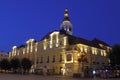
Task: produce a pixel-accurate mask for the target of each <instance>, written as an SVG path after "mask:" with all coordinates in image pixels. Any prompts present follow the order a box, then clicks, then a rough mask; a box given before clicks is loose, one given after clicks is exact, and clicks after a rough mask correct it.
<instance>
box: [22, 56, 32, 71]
mask: <svg viewBox="0 0 120 80" xmlns="http://www.w3.org/2000/svg"><path fill="white" fill-rule="evenodd" d="M21 65H22V68H23V70H24V73H25V72H26V71H27V72H29V70H30V68H31V66H32V62H31V61H30V60H29V59H27V58H23V59H22V61H21Z"/></svg>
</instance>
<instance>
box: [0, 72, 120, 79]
mask: <svg viewBox="0 0 120 80" xmlns="http://www.w3.org/2000/svg"><path fill="white" fill-rule="evenodd" d="M0 80H94V79H92V78H91V79H90V78H73V77H64V76H42V75H32V74H30V75H20V74H1V73H0ZM95 80H120V78H119V79H118V78H116V79H100V78H96V79H95Z"/></svg>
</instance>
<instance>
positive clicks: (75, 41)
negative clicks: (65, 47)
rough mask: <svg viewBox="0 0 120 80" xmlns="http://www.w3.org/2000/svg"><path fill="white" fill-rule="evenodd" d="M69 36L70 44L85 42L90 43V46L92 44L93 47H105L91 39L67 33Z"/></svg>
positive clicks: (85, 43)
mask: <svg viewBox="0 0 120 80" xmlns="http://www.w3.org/2000/svg"><path fill="white" fill-rule="evenodd" d="M67 36H68V43H69V44H70V45H74V44H84V45H88V46H92V47H96V48H100V49H103V48H102V47H100V46H99V45H97V44H95V43H94V42H91V41H89V40H86V39H83V38H80V37H76V36H72V35H67Z"/></svg>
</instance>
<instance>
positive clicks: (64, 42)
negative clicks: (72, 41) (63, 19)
mask: <svg viewBox="0 0 120 80" xmlns="http://www.w3.org/2000/svg"><path fill="white" fill-rule="evenodd" d="M66 39H67V38H66V37H64V46H66V45H67V43H66V41H67V40H66Z"/></svg>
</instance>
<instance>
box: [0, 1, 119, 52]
mask: <svg viewBox="0 0 120 80" xmlns="http://www.w3.org/2000/svg"><path fill="white" fill-rule="evenodd" d="M66 7H67V8H68V10H69V17H70V20H71V22H72V24H73V35H75V36H78V37H82V38H85V39H87V40H92V39H93V38H98V39H100V40H102V41H105V42H106V43H108V44H110V45H111V46H112V45H113V44H115V43H118V44H120V0H0V28H1V29H0V51H2V50H4V51H6V52H8V51H10V50H11V49H12V46H14V45H16V46H19V45H21V44H25V42H26V41H27V40H28V39H30V38H34V39H36V40H40V39H41V38H42V37H43V36H44V35H45V34H47V33H48V32H50V31H53V30H59V29H60V24H61V22H62V20H63V14H64V10H65V8H66Z"/></svg>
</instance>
